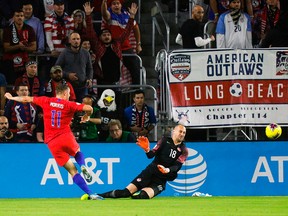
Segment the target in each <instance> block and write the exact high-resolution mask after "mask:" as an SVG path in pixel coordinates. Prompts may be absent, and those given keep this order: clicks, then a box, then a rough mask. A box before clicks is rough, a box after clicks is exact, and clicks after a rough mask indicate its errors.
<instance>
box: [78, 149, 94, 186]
mask: <svg viewBox="0 0 288 216" xmlns="http://www.w3.org/2000/svg"><path fill="white" fill-rule="evenodd" d="M74 158H75V160H76V162H77V163H78V164H79V166H80V167H81V171H82V173H83V176H84V178H85V180H86V181H87V182H88V183H90V182H91V181H92V175H91V174H90V172H89V170H88V168H87V167H86V166H85V157H84V154H83V153H82V152H80V151H78V152H77V153H76V155H75V156H74Z"/></svg>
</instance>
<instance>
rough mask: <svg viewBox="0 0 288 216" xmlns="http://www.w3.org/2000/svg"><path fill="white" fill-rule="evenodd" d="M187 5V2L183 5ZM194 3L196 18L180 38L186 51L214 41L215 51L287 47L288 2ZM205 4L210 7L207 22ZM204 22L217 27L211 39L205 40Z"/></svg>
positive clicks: (233, 0)
mask: <svg viewBox="0 0 288 216" xmlns="http://www.w3.org/2000/svg"><path fill="white" fill-rule="evenodd" d="M183 1H184V2H185V0H181V1H180V2H183ZM164 2H167V1H164ZM194 2H196V6H194V7H193V8H192V13H191V14H192V17H191V18H190V19H189V20H187V21H185V22H184V23H183V25H182V27H181V29H180V31H179V34H178V35H177V38H176V43H178V44H179V45H182V47H183V48H189V49H191V48H193V49H197V48H203V46H205V45H206V44H208V43H211V41H214V37H215V38H216V44H214V45H213V43H212V44H211V45H212V47H214V48H233V49H248V48H253V47H254V48H257V47H261V48H268V47H287V40H285V38H287V30H286V29H287V25H288V24H287V22H285V21H284V20H286V21H287V13H288V9H287V1H282V0H197V1H194ZM203 4H204V5H205V4H206V5H207V6H209V7H208V13H207V17H205V18H204V17H203V16H204V14H205V12H204V8H203V7H202V5H203ZM202 20H208V21H212V24H214V27H212V28H211V29H212V30H211V31H210V35H208V37H207V38H202V37H203V35H204V34H203V23H202ZM281 20H283V21H281ZM270 32H271V33H270ZM272 32H274V33H272ZM275 32H276V33H275ZM271 34H272V35H273V36H271Z"/></svg>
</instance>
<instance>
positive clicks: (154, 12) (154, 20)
mask: <svg viewBox="0 0 288 216" xmlns="http://www.w3.org/2000/svg"><path fill="white" fill-rule="evenodd" d="M157 15H160V18H161V20H162V21H163V22H164V25H165V29H166V43H165V40H163V45H164V47H165V49H166V50H167V51H169V49H170V27H169V25H168V23H167V21H166V20H165V18H164V16H163V12H162V9H161V7H160V5H159V3H158V2H157V1H155V6H154V7H153V8H152V9H151V16H152V56H155V28H157V31H158V33H159V35H160V36H161V37H162V39H164V38H165V36H164V34H163V32H162V30H161V28H160V25H159V22H158V20H157V18H156V16H157Z"/></svg>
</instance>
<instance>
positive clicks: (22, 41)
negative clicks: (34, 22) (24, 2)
mask: <svg viewBox="0 0 288 216" xmlns="http://www.w3.org/2000/svg"><path fill="white" fill-rule="evenodd" d="M36 47H37V44H36V36H35V32H34V30H33V28H32V27H31V26H29V25H27V24H25V23H24V13H23V11H22V9H18V10H17V11H15V12H14V16H13V22H12V23H11V25H10V26H9V27H7V28H5V29H4V33H3V48H4V53H3V60H4V68H5V72H4V74H5V76H6V79H7V82H8V84H12V85H13V84H14V82H15V80H16V78H17V77H20V76H22V75H23V74H24V72H25V63H26V62H27V61H28V54H29V53H31V52H34V51H35V50H36Z"/></svg>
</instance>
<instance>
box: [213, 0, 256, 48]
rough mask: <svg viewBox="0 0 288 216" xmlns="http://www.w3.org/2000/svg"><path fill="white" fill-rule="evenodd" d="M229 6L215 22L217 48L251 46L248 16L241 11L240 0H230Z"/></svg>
mask: <svg viewBox="0 0 288 216" xmlns="http://www.w3.org/2000/svg"><path fill="white" fill-rule="evenodd" d="M229 7H230V10H229V11H227V12H225V13H223V14H222V15H221V16H220V17H219V20H218V23H217V27H216V42H217V48H232V49H247V48H248V49H249V48H252V28H251V20H250V16H248V14H246V13H243V12H241V2H240V0H230V4H229Z"/></svg>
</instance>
